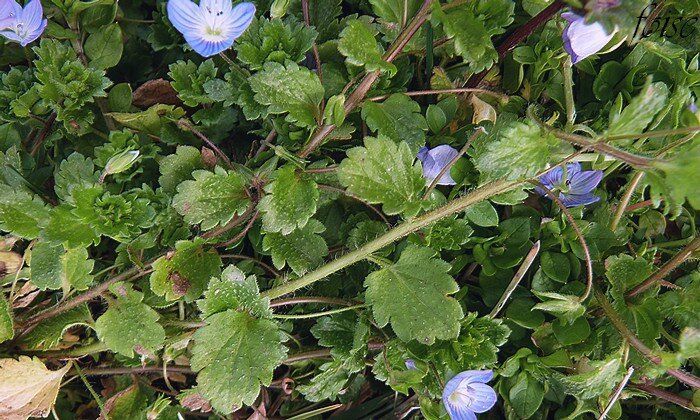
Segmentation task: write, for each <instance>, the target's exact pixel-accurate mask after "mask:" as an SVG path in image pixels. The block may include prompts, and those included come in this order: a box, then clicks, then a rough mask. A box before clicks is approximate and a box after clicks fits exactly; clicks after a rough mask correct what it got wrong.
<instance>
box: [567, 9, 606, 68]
mask: <svg viewBox="0 0 700 420" xmlns="http://www.w3.org/2000/svg"><path fill="white" fill-rule="evenodd" d="M561 17H563V18H564V19H566V20H567V21H568V22H569V24H568V25H566V28H564V33H563V34H562V36H563V39H564V49H565V50H566V52H567V53H569V55H570V56H571V60H572V62H573V63H574V64H576V63H578V62H579V61H581V60H583V59H584V58H586V57H589V56H591V55H593V54H595V53H597V52H598V51H600V50H602V49H603V47H605V46H606V45H607V44H608V42H610V40H611V39H612V38H613V36H614V35H615V32H617V31H613V32H612V33H610V34H608V33H607V32H606V31H605V28H604V27H603V25H601V24H600V23H599V22H593V23H586V22H585V20H586V19H585V17H583V16H580V15H577V14H575V13H570V12H566V13H562V14H561Z"/></svg>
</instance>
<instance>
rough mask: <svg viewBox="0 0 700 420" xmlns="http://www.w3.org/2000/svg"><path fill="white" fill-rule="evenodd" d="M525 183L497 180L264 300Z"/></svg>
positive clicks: (270, 292)
mask: <svg viewBox="0 0 700 420" xmlns="http://www.w3.org/2000/svg"><path fill="white" fill-rule="evenodd" d="M522 184H524V182H519V181H496V182H492V183H490V184H486V185H484V186H483V187H481V188H477V189H476V190H474V191H472V192H471V193H470V194H468V195H466V196H464V197H461V198H458V199H457V200H454V201H451V202H449V203H447V204H446V205H444V206H442V207H440V208H438V209H435V210H433V211H431V212H429V213H426V214H424V215H422V216H420V217H417V218H415V219H413V220H409V221H407V222H405V223H403V224H401V225H399V226H397V227H396V228H394V229H392V230H390V231H389V232H387V233H385V234H384V235H382V236H380V237H378V238H377V239H375V240H373V241H370V242H367V243H366V244H365V245H363V246H362V247H360V248H358V249H357V250H355V251H352V252H349V253H347V254H345V255H343V256H341V257H339V258H337V259H335V260H334V261H331V262H330V263H328V264H326V265H324V266H322V267H320V268H319V269H317V270H315V271H312V272H310V273H308V274H306V275H304V276H302V277H300V278H298V279H296V280H293V281H290V282H288V283H285V284H282V285H280V286H277V287H275V288H273V289H270V290H268V291H266V292H264V293H262V295H263V297H268V298H270V299H275V298H278V297H280V296H284V295H286V294H289V293H292V292H295V291H297V290H299V289H302V288H304V287H307V286H309V285H311V284H313V283H315V282H317V281H319V280H323V279H324V278H326V277H328V276H329V275H331V274H333V273H335V272H337V271H339V270H342V269H343V268H345V267H348V266H350V265H352V264H354V263H356V262H358V261H361V260H364V259H365V258H367V257H368V256H369V255H371V254H372V253H373V252H375V251H378V250H380V249H382V248H384V247H385V246H387V245H389V244H391V243H393V242H394V241H397V240H399V239H401V238H403V237H405V236H406V235H409V234H410V233H413V232H415V231H417V230H419V229H422V228H424V227H426V226H429V225H430V224H432V223H434V222H437V221H438V220H440V219H442V218H444V217H447V216H449V215H451V214H454V213H457V212H460V211H462V210H464V209H466V208H467V207H469V206H471V205H473V204H476V203H478V202H480V201H483V200H486V199H488V198H490V197H493V196H494V195H496V194H500V193H504V192H506V191H509V190H511V189H512V188H514V187H516V186H518V185H522Z"/></svg>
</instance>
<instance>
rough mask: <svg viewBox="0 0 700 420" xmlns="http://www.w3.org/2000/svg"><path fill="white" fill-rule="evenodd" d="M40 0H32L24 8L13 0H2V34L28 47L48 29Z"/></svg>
mask: <svg viewBox="0 0 700 420" xmlns="http://www.w3.org/2000/svg"><path fill="white" fill-rule="evenodd" d="M47 23H48V22H47V21H46V19H44V9H43V8H42V7H41V1H40V0H30V1H29V3H27V5H26V6H24V8H22V6H20V5H19V3H17V2H14V1H12V0H0V35H2V36H4V37H5V38H7V39H9V40H10V41H15V42H18V43H19V44H20V45H21V46H23V47H26V46H27V45H29V43H31V42H32V41H34V40H36V39H37V38H39V36H41V34H42V33H43V32H44V29H46V25H47Z"/></svg>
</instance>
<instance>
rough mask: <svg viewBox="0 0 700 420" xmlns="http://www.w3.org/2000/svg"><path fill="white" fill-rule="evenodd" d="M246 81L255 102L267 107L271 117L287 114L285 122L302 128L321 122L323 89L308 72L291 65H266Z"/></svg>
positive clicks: (314, 75)
mask: <svg viewBox="0 0 700 420" xmlns="http://www.w3.org/2000/svg"><path fill="white" fill-rule="evenodd" d="M248 82H249V83H250V87H251V88H252V89H253V92H255V101H257V102H258V103H260V104H261V105H265V106H267V107H268V109H267V111H268V112H269V113H270V114H284V113H287V114H288V115H287V121H289V122H291V123H297V124H298V125H300V126H302V127H313V126H316V124H317V122H318V121H320V119H321V110H320V106H321V101H322V100H323V94H324V89H323V85H321V81H320V80H319V79H318V76H317V75H316V74H315V73H313V72H312V71H311V70H309V69H307V68H304V67H299V66H298V65H297V64H295V63H292V62H287V64H286V65H282V64H280V63H275V62H267V63H265V66H264V69H263V70H262V71H259V72H257V73H255V74H254V75H253V76H251V77H250V78H248Z"/></svg>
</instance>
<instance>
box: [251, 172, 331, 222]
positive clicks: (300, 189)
mask: <svg viewBox="0 0 700 420" xmlns="http://www.w3.org/2000/svg"><path fill="white" fill-rule="evenodd" d="M265 192H266V193H267V195H266V196H265V197H263V198H262V200H260V204H259V205H258V209H259V210H260V211H261V212H262V221H263V229H264V230H265V231H267V232H280V233H282V234H283V235H288V234H289V233H291V232H292V231H293V230H295V229H301V228H303V227H304V226H306V223H308V221H309V219H310V218H311V216H313V215H314V213H316V203H317V202H318V198H319V191H318V186H317V185H316V183H315V182H314V181H313V179H311V178H310V177H308V176H306V175H304V174H303V173H297V172H296V167H295V166H294V165H287V166H284V167H282V168H280V169H278V170H277V172H275V180H274V181H273V182H272V183H270V184H268V185H267V186H266V187H265Z"/></svg>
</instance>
